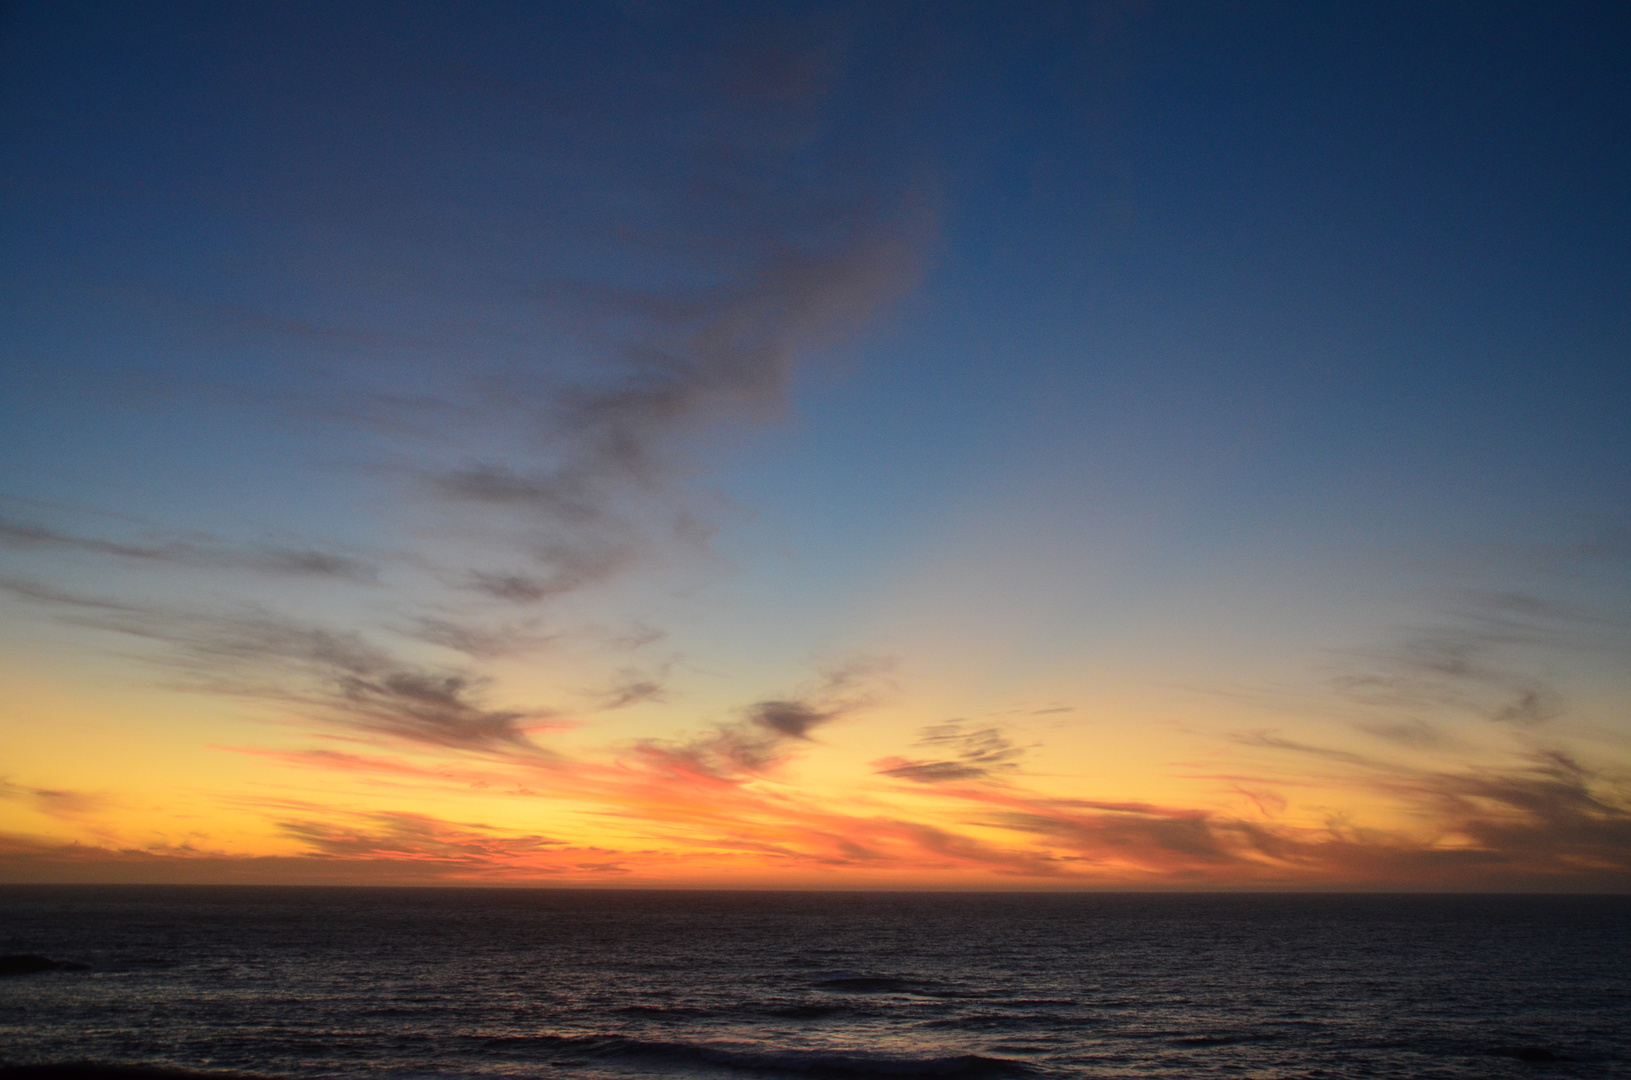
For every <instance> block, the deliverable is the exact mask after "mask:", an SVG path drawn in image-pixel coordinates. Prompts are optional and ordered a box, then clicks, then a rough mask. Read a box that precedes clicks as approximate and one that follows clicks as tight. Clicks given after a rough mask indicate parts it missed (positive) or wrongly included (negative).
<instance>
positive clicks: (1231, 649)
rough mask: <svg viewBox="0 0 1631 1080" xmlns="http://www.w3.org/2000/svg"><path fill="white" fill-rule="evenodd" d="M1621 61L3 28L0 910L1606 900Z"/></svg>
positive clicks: (436, 30) (1023, 44)
mask: <svg viewBox="0 0 1631 1080" xmlns="http://www.w3.org/2000/svg"><path fill="white" fill-rule="evenodd" d="M1628 52H1631V9H1628V8H1627V7H1625V6H1624V5H1622V4H1600V5H1593V4H1584V3H1581V4H1569V3H1559V4H1505V3H1483V2H1480V3H1443V4H1430V5H1423V4H1405V3H1398V4H1395V3H1364V4H1301V3H1251V2H1246V3H1227V4H1223V3H1219V4H1213V3H1205V2H1194V3H1173V2H1163V0H1148V2H1142V3H1138V2H1117V0H1083V2H1079V3H1065V4H1047V3H1017V4H1011V3H1003V4H982V3H959V4H940V3H925V4H915V3H904V2H903V3H899V4H888V5H880V4H866V3H832V4H802V3H784V4H774V5H764V4H739V5H738V4H713V3H665V2H636V0H620V2H613V0H606V2H595V0H586V2H584V3H579V4H560V5H538V4H526V3H516V4H503V3H484V4H468V3H446V4H443V3H389V4H385V3H381V4H372V3H360V2H359V3H350V4H344V5H336V4H326V3H325V4H302V3H288V2H280V3H267V4H258V3H245V4H232V5H220V4H197V5H192V4H172V3H144V4H127V5H117V4H79V3H71V2H61V3H50V4H42V3H27V2H25V3H18V4H12V5H9V6H7V7H6V8H5V9H4V10H3V12H0V881H4V882H45V881H53V882H70V881H73V882H78V881H88V882H174V883H195V882H209V883H235V882H245V883H289V884H469V885H533V886H536V885H553V886H573V887H584V886H609V887H688V888H690V887H706V888H814V889H875V888H884V889H1050V890H1060V889H1065V890H1070V889H1152V890H1165V889H1201V890H1209V889H1217V890H1238V889H1247V890H1277V889H1297V890H1300V889H1309V890H1323V889H1357V890H1539V891H1560V892H1571V891H1627V890H1631V573H1628V571H1631V423H1628V422H1627V417H1628V416H1631V362H1628V360H1631V69H1628V68H1627V67H1626V65H1625V63H1624V57H1625V56H1626V55H1627V54H1628Z"/></svg>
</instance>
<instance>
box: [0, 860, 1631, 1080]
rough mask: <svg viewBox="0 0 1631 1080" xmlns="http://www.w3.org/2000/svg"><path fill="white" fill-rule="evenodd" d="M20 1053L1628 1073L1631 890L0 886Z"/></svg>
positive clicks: (945, 1069)
mask: <svg viewBox="0 0 1631 1080" xmlns="http://www.w3.org/2000/svg"><path fill="white" fill-rule="evenodd" d="M0 953H7V954H37V955H43V956H47V957H49V958H51V959H53V960H60V961H68V962H71V963H74V964H83V965H88V968H87V969H86V970H53V971H43V972H38V973H34V974H24V975H12V976H8V977H5V978H0V1063H4V1064H9V1065H19V1064H31V1063H41V1062H66V1061H92V1062H103V1063H146V1064H156V1065H165V1066H171V1067H179V1068H186V1069H207V1070H221V1071H245V1072H255V1073H260V1074H271V1075H282V1076H291V1077H294V1076H303V1077H304V1076H309V1077H316V1076H353V1075H359V1074H362V1073H373V1074H379V1075H380V1076H382V1077H383V1076H392V1077H398V1076H400V1077H428V1076H442V1075H445V1076H476V1075H485V1076H549V1077H574V1076H581V1077H600V1078H624V1077H647V1076H693V1077H718V1078H723V1077H742V1078H753V1077H768V1076H799V1077H811V1078H814V1077H821V1076H834V1077H838V1076H845V1077H853V1076H867V1075H896V1076H903V1075H904V1076H909V1075H945V1076H968V1077H975V1076H982V1077H984V1076H993V1077H995V1076H1033V1077H1067V1076H1081V1077H1098V1076H1104V1077H1125V1076H1163V1077H1165V1076H1172V1077H1208V1076H1230V1077H1332V1078H1339V1077H1475V1076H1476V1077H1486V1076H1493V1077H1507V1076H1524V1077H1530V1076H1581V1077H1586V1076H1590V1077H1599V1076H1631V899H1628V898H1624V897H1597V898H1590V897H1572V898H1561V897H1387V896H1193V895H1190V896H1173V895H1162V896H1152V895H1142V896H1132V895H1113V896H1105V895H1096V896H1037V895H1020V896H1012V895H1010V896H994V895H946V894H940V895H921V894H920V895H879V894H867V895H858V894H811V893H802V894H795V893H770V894H766V893H758V894H743V893H640V892H568V891H485V890H481V891H469V890H461V891H453V890H445V891H444V890H306V889H210V888H197V889H170V888H162V889H160V888H101V887H95V888H93V887H73V888H68V887H51V888H10V889H0Z"/></svg>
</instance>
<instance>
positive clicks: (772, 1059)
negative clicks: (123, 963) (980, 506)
mask: <svg viewBox="0 0 1631 1080" xmlns="http://www.w3.org/2000/svg"><path fill="white" fill-rule="evenodd" d="M517 1043H521V1044H526V1045H529V1046H531V1047H533V1048H535V1049H538V1050H546V1051H548V1052H550V1053H561V1054H566V1055H570V1056H571V1057H573V1058H585V1057H590V1058H600V1059H602V1060H604V1059H608V1058H625V1059H627V1058H638V1059H645V1060H648V1061H653V1062H660V1063H662V1064H666V1065H671V1066H690V1067H692V1068H695V1067H696V1066H699V1065H701V1066H713V1067H714V1068H717V1069H725V1070H731V1071H739V1072H761V1073H782V1074H785V1073H790V1072H791V1073H799V1074H802V1075H805V1076H809V1077H812V1078H822V1077H833V1078H848V1077H856V1078H860V1077H870V1076H878V1077H885V1076H901V1077H912V1076H922V1077H945V1078H948V1080H986V1078H989V1080H997V1078H1003V1077H1025V1076H1034V1075H1036V1070H1035V1069H1033V1068H1032V1067H1031V1066H1029V1065H1027V1064H1025V1063H1024V1062H1019V1061H1010V1060H1007V1059H1004V1058H990V1057H983V1056H981V1055H979V1054H954V1055H947V1056H943V1057H911V1056H906V1055H891V1054H877V1053H867V1052H865V1051H848V1052H846V1051H828V1050H791V1049H781V1050H757V1049H752V1050H750V1049H738V1048H734V1047H728V1046H717V1045H709V1044H706V1043H686V1042H662V1041H655V1040H646V1039H634V1038H629V1037H626V1036H622V1035H587V1036H577V1037H573V1036H560V1035H534V1036H517V1037H514V1038H506V1039H495V1040H488V1045H489V1046H494V1045H495V1044H503V1045H514V1044H517ZM573 1063H574V1064H576V1063H577V1062H573ZM560 1064H565V1062H561V1063H560ZM0 1080H4V1078H3V1077H0Z"/></svg>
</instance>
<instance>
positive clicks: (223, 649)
mask: <svg viewBox="0 0 1631 1080" xmlns="http://www.w3.org/2000/svg"><path fill="white" fill-rule="evenodd" d="M0 589H4V590H6V591H9V592H11V593H13V594H14V595H17V596H20V597H23V598H25V599H29V600H34V601H36V602H41V603H46V604H50V605H52V606H54V607H56V608H58V609H60V610H61V612H62V614H61V616H60V617H62V618H63V619H65V620H66V621H72V622H76V623H78V624H80V625H83V626H88V627H93V628H95V629H99V630H105V631H111V632H115V633H119V634H124V635H128V636H130V637H133V638H137V639H141V640H145V641H150V642H154V643H157V644H159V645H161V646H163V650H164V651H163V652H162V653H161V654H159V655H157V656H155V657H153V659H155V660H157V661H158V662H160V663H162V664H164V665H165V666H167V667H168V668H170V669H171V670H173V671H175V672H178V673H179V674H181V675H182V676H183V680H184V685H186V686H188V687H190V688H192V689H199V690H206V691H210V692H213V693H219V694H231V695H237V696H245V697H252V698H258V699H261V700H265V701H269V702H274V703H277V704H279V705H282V706H285V707H292V708H295V709H298V710H299V711H300V713H301V714H302V715H303V716H304V717H305V718H306V719H308V720H315V721H319V722H323V723H329V724H338V725H340V726H343V727H349V728H353V729H356V730H360V731H367V732H372V733H374V734H379V735H384V736H388V737H392V738H398V739H405V740H408V741H411V742H418V743H423V744H427V745H433V746H441V747H445V748H448V749H458V750H477V751H488V752H503V753H516V752H521V753H528V754H541V753H542V752H543V751H542V750H541V749H540V748H538V747H537V746H535V745H534V744H533V743H532V742H531V741H530V740H529V739H528V738H527V728H528V726H529V724H531V723H534V722H537V721H541V720H545V719H548V718H549V717H551V716H552V715H553V713H552V712H551V711H550V710H547V709H492V708H488V707H486V706H484V705H483V704H482V702H481V696H482V692H483V691H484V690H485V688H486V686H487V684H488V680H487V679H485V678H483V677H482V676H480V675H477V674H475V673H473V672H469V671H465V670H461V669H457V668H451V669H435V668H429V667H426V666H423V665H418V664H412V663H408V662H405V661H403V660H400V659H398V658H396V657H394V656H392V655H391V654H390V653H389V652H387V651H386V650H385V649H383V648H381V647H379V646H378V645H376V644H374V643H373V642H371V641H370V640H369V639H368V638H367V637H365V636H364V635H363V634H361V633H359V632H357V631H349V630H334V629H330V628H325V627H321V626H314V625H309V624H303V623H299V622H296V621H293V620H290V619H288V618H285V617H281V616H278V615H275V614H273V613H271V612H268V611H265V610H263V609H258V608H253V607H247V606H246V607H241V608H239V609H238V610H236V611H232V612H220V611H208V610H206V611H193V610H185V609H175V608H168V607H164V606H161V605H156V604H141V603H135V602H127V601H115V600H106V599H100V598H94V597H81V596H78V595H75V594H73V593H68V592H65V591H62V590H59V589H54V588H51V587H48V586H39V585H34V584H30V583H25V582H6V581H0Z"/></svg>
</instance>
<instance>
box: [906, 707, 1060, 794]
mask: <svg viewBox="0 0 1631 1080" xmlns="http://www.w3.org/2000/svg"><path fill="white" fill-rule="evenodd" d="M1045 711H1049V712H1051V711H1053V710H1045ZM917 745H919V746H922V747H927V748H929V749H930V750H932V751H934V752H937V753H939V754H941V755H945V754H950V755H951V756H950V757H944V756H942V757H940V758H938V759H930V760H905V759H900V758H889V759H887V760H885V761H881V762H877V763H876V764H877V767H878V771H879V772H881V773H883V774H884V775H885V776H894V777H898V778H900V779H902V780H916V781H919V782H922V783H938V782H940V781H943V780H975V779H983V778H987V777H990V776H992V775H993V774H995V773H1001V772H1004V771H1008V770H1012V769H1015V768H1017V767H1018V766H1017V764H1016V762H1017V759H1019V758H1020V757H1022V756H1023V755H1024V751H1023V750H1021V749H1020V748H1019V747H1017V746H1015V745H1014V744H1013V743H1011V742H1009V741H1008V737H1007V736H1006V735H1004V734H1003V733H1002V731H1001V730H1000V729H998V728H994V727H984V728H974V727H973V726H972V725H970V724H969V723H968V722H967V721H966V720H951V721H947V722H946V723H944V724H931V725H930V726H929V727H926V728H924V729H923V732H922V734H921V735H920V736H919V738H918V740H917Z"/></svg>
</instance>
